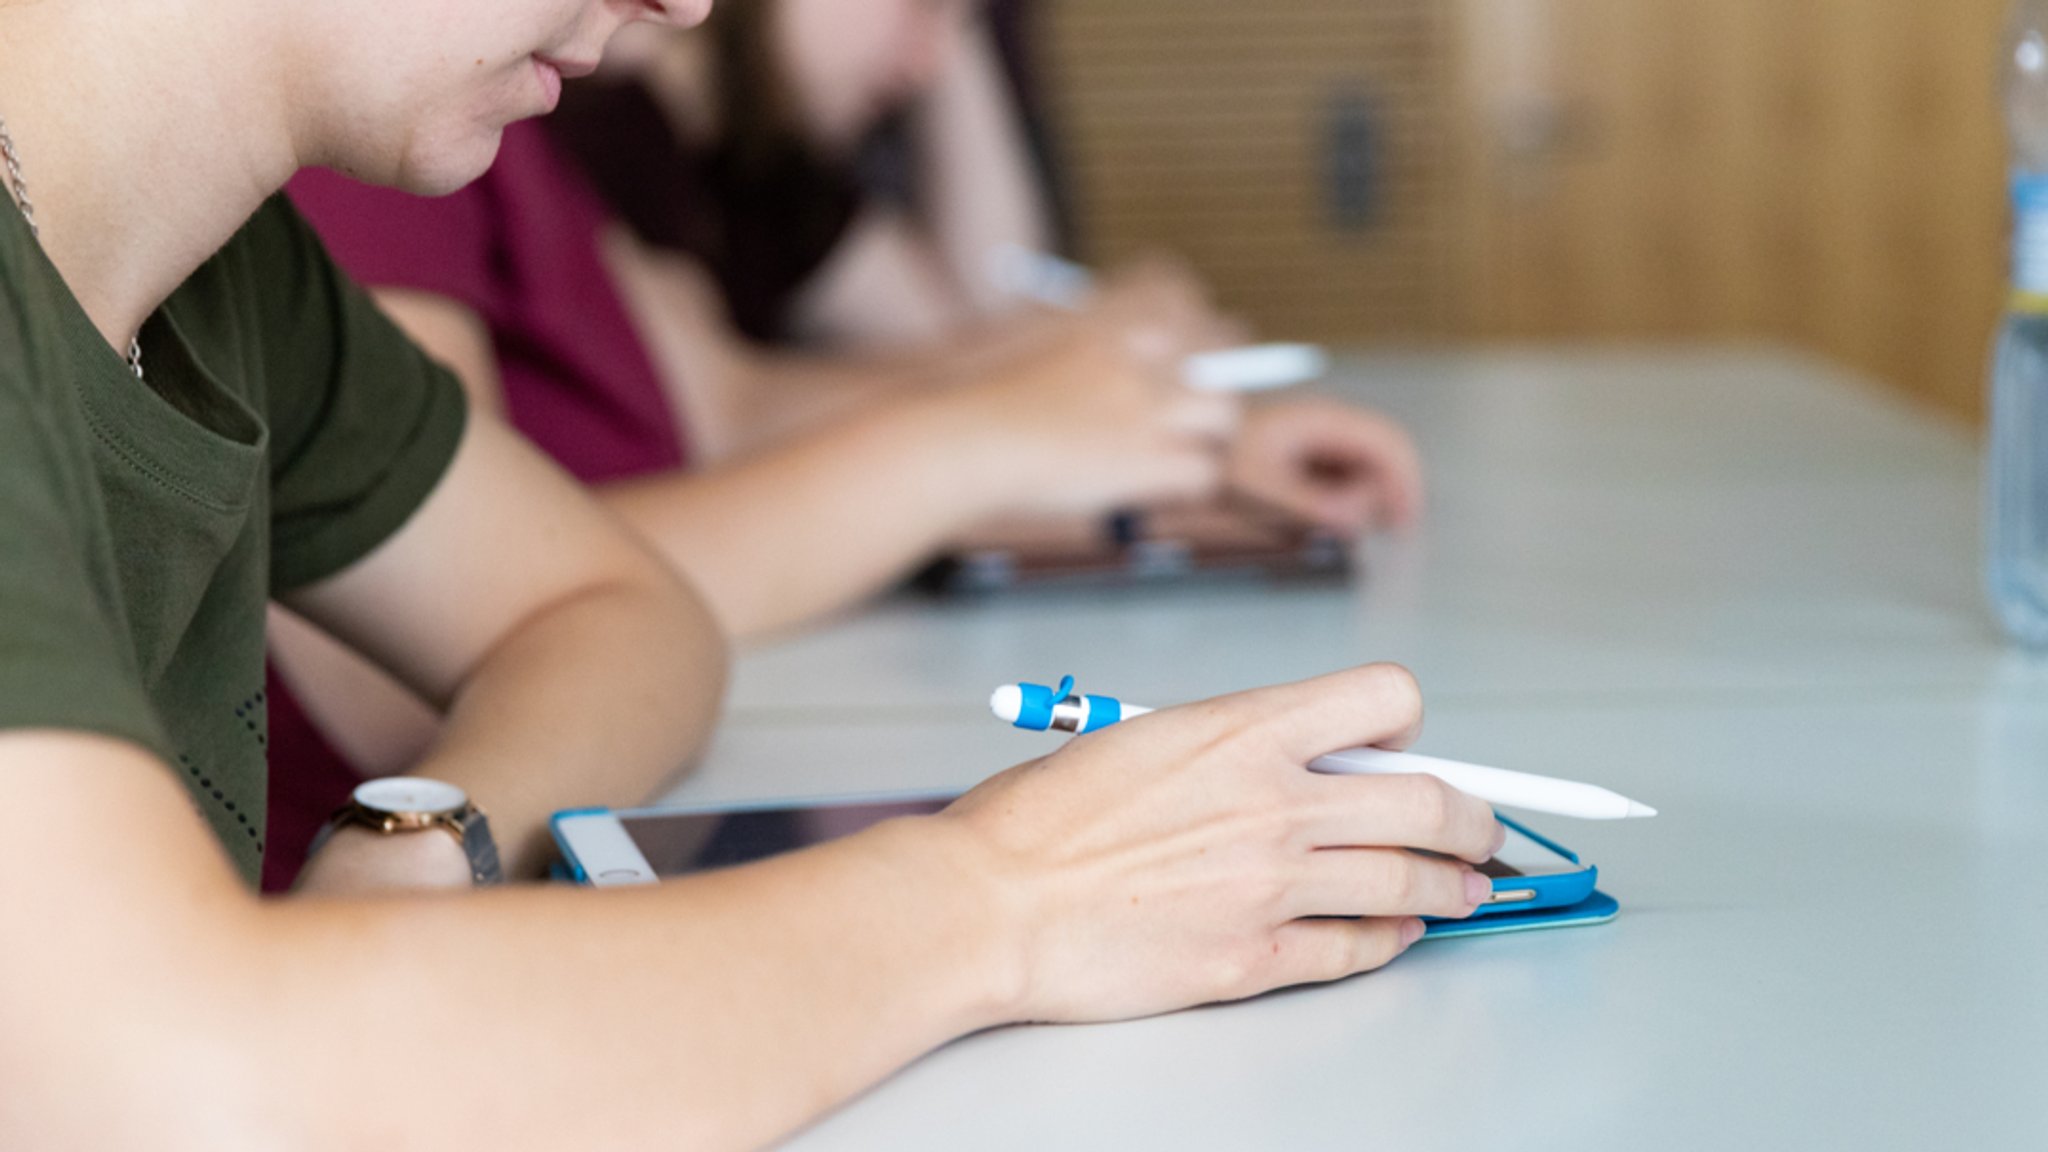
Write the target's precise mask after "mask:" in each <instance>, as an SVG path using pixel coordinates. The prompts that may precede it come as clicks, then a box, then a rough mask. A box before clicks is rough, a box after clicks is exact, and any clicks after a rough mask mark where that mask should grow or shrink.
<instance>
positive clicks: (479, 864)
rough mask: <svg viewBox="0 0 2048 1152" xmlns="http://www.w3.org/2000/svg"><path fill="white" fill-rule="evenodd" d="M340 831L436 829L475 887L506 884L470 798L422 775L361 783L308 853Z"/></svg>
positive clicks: (486, 823)
mask: <svg viewBox="0 0 2048 1152" xmlns="http://www.w3.org/2000/svg"><path fill="white" fill-rule="evenodd" d="M338 828H367V829H369V830H370V831H372V832H376V833H379V834H381V835H385V836H401V835H405V834H407V833H411V832H425V831H430V830H432V829H437V828H438V829H441V830H443V831H445V832H447V833H448V834H449V835H451V836H454V837H455V839H456V840H457V841H458V842H460V843H461V845H462V854H463V855H464V856H467V857H468V858H469V876H470V879H471V880H472V881H473V882H475V883H476V884H479V885H484V884H499V883H503V882H504V879H505V870H504V869H503V868H502V867H500V865H499V863H498V842H497V841H496V840H495V839H493V838H492V836H491V822H490V819H489V818H488V817H486V816H485V815H484V810H483V809H481V808H479V807H477V806H476V805H474V804H472V803H470V802H469V794H468V793H466V792H464V791H463V790H462V789H460V788H457V787H456V786H455V785H453V784H445V783H442V782H441V781H439V780H429V779H427V778H425V777H423V776H387V777H385V778H383V779H381V780H370V781H366V782H364V783H362V784H359V785H357V786H356V790H355V792H354V793H352V794H351V795H350V796H349V802H348V803H347V804H345V805H343V806H342V808H341V810H340V811H339V812H336V813H335V814H334V816H333V817H332V818H331V819H329V820H328V821H327V826H326V827H325V828H322V829H321V830H320V835H319V837H318V838H317V839H315V840H314V841H313V848H312V851H314V852H317V851H319V850H320V845H321V844H323V843H324V842H326V840H327V837H329V836H331V835H333V834H334V831H335V830H336V829H338Z"/></svg>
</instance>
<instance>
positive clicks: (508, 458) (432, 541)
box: [287, 417, 725, 870]
mask: <svg viewBox="0 0 2048 1152" xmlns="http://www.w3.org/2000/svg"><path fill="white" fill-rule="evenodd" d="M287 603H288V605H289V606H290V607H291V608H292V609H293V610H294V611H295V612H297V613H298V614H300V615H301V616H303V617H305V618H307V619H308V620H310V621H312V622H313V623H314V624H316V625H318V626H320V627H321V628H323V629H324V630H326V631H327V632H328V633H330V634H332V635H334V636H336V637H338V638H339V639H341V640H343V641H344V642H346V643H348V644H349V645H350V646H351V647H353V648H355V649H356V650H357V651H360V652H362V653H364V654H366V655H368V656H369V657H371V658H372V659H373V660H375V661H377V662H378V663H379V664H380V665H382V666H383V667H384V668H386V669H389V670H390V671H391V672H392V673H394V674H396V675H397V676H398V677H399V678H400V679H401V680H402V681H403V682H404V683H405V684H406V686H407V687H408V688H410V689H411V690H412V691H413V692H414V693H416V694H418V695H419V696H420V697H421V698H422V699H424V700H427V701H429V702H431V703H433V704H434V705H435V706H437V707H441V708H446V709H447V710H448V719H447V722H446V723H445V724H444V725H443V726H442V728H441V730H440V732H439V735H438V738H437V739H436V741H435V743H434V745H433V747H432V748H431V750H430V751H429V752H428V755H427V758H426V760H425V762H424V763H423V764H422V766H421V771H422V772H425V773H427V774H431V775H434V776H437V777H440V778H442V779H446V780H448V781H450V782H452V783H456V784H459V785H462V786H463V787H464V788H466V789H467V790H469V791H470V792H471V794H472V795H474V796H476V797H477V798H478V800H479V802H480V803H482V804H483V805H484V806H485V807H486V808H487V809H488V810H489V811H490V813H491V816H492V819H493V821H494V824H495V826H496V828H497V833H498V837H499V842H500V846H501V848H502V850H503V851H504V853H505V856H506V859H507V862H508V864H509V865H512V866H515V867H519V868H523V869H528V870H530V869H532V868H534V867H536V866H537V864H538V861H539V860H540V857H541V855H542V853H543V852H544V850H545V847H546V830H545V825H546V820H547V817H548V815H549V814H550V813H551V812H553V811H554V810H556V809H557V808H560V807H564V806H567V805H568V804H570V803H574V802H578V801H580V802H585V803H597V802H621V803H630V802H632V801H635V800H638V799H641V798H644V797H645V796H646V795H648V794H649V793H651V792H652V791H654V790H655V788H656V787H657V786H658V785H659V784H660V783H661V781H663V780H664V779H666V778H667V777H669V776H671V775H673V774H674V773H676V772H678V771H680V770H681V768H682V767H683V766H684V765H685V764H686V763H687V762H688V761H689V760H690V758H691V757H692V756H693V755H694V754H695V752H696V749H697V747H698V746H699V745H700V744H701V743H702V742H703V740H704V739H705V738H706V737H707V736H708V735H709V732H710V728H711V724H712V721H713V718H714V715H715V713H716V709H717V706H718V701H719V698H720V695H721V693H722V691H723V686H724V678H725V677H724V674H725V652H724V640H723V637H722V635H721V633H720V632H719V630H718V627H717V625H716V624H715V623H714V622H713V620H712V618H711V616H710V615H709V613H707V612H706V611H705V609H704V607H703V606H702V604H701V603H700V602H699V601H698V600H697V599H696V598H695V596H694V595H692V594H691V593H690V592H689V591H688V590H687V589H686V588H684V587H683V586H682V585H681V584H679V583H678V582H677V581H676V579H675V578H674V576H673V574H671V573H670V572H669V571H667V570H666V569H665V567H664V566H663V565H662V564H661V563H660V561H659V560H658V559H657V558H656V557H654V556H653V555H651V554H650V553H648V552H647V551H646V550H645V549H644V548H642V547H641V545H640V544H639V543H638V541H637V540H636V539H635V538H634V537H633V536H632V535H630V534H629V533H628V532H626V531H625V530H624V529H623V527H622V526H620V525H618V524H617V523H616V522H614V521H612V520H610V519H609V518H607V517H605V516H602V515H598V514H595V509H593V508H592V506H591V505H590V504H589V503H588V502H587V500H586V499H585V498H584V497H583V495H582V493H581V492H580V491H579V490H578V489H577V488H576V486H575V485H574V483H573V482H571V481H570V480H568V479H567V478H566V477H564V476H562V475H561V473H560V472H559V471H557V470H556V469H555V468H554V466H553V465H552V464H550V463H548V462H546V461H545V460H544V459H542V458H541V457H540V456H539V455H538V454H537V453H536V452H534V451H533V450H532V449H531V448H530V447H528V446H527V445H526V444H525V442H524V441H522V440H520V439H519V438H518V437H517V435H515V434H514V433H512V432H511V431H510V430H509V429H506V428H505V427H504V426H503V425H501V424H499V423H497V422H496V421H494V420H491V419H488V418H483V417H479V418H477V419H474V420H472V421H471V422H470V427H469V430H468V432H467V433H466V435H465V437H464V440H463V443H462V446H461V448H460V450H459V451H458V453H457V455H456V458H455V461H454V463H453V465H452V466H451V468H450V470H449V472H448V475H447V476H446V477H445V478H444V479H443V480H442V482H441V483H440V485H439V486H438V487H437V488H436V490H435V492H434V494H433V495H432V496H431V497H430V498H429V499H428V500H427V502H426V504H425V505H424V506H423V507H422V508H421V509H420V510H419V512H417V513H416V514H415V515H414V516H413V518H412V519H411V521H409V522H408V523H407V524H406V526H405V527H404V528H402V529H401V530H400V531H399V532H398V534H397V535H396V536H394V537H393V538H392V539H390V540H389V541H386V542H385V543H384V544H383V545H382V546H381V547H380V548H379V549H378V550H377V551H376V552H374V553H372V554H371V555H370V556H369V557H368V558H367V559H365V560H363V561H362V562H360V563H358V564H357V565H355V566H354V567H353V568H351V569H349V570H348V571H346V572H344V573H342V574H341V575H339V576H337V577H335V578H333V579H331V580H328V581H326V582H325V583H323V584H320V585H316V586H314V587H312V588H309V589H305V590H303V591H301V592H298V593H296V594H294V595H292V596H291V597H289V598H288V599H287ZM418 603H426V604H435V605H439V606H441V607H440V610H438V611H435V612H432V613H420V612H417V611H408V610H407V608H408V606H410V605H413V604H418ZM542 718H545V722H539V721H541V720H542Z"/></svg>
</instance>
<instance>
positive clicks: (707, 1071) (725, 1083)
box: [0, 734, 1021, 1152]
mask: <svg viewBox="0 0 2048 1152" xmlns="http://www.w3.org/2000/svg"><path fill="white" fill-rule="evenodd" d="M0 768H4V769H5V775H6V777H7V778H8V779H9V781H10V782H11V785H12V787H13V789H14V801H15V802H14V803H11V804H10V805H8V806H7V807H6V808H5V809H4V810H0V837H4V838H5V840H6V842H7V843H8V844H9V845H10V848H11V849H12V850H14V851H16V852H17V853H18V854H19V857H20V858H21V859H23V860H27V861H34V862H35V866H34V867H22V868H13V869H8V870H6V871H5V872H4V873H0V907H5V908H6V909H8V916H7V917H6V918H5V919H4V921H0V1082H4V1083H6V1084H7V1086H8V1091H7V1092H6V1093H5V1094H4V1095H0V1147H8V1148H29V1147H142V1146H147V1147H151V1148H155V1149H165V1150H177V1149H184V1148H192V1149H205V1150H207V1152H217V1150H221V1149H239V1148H249V1149H271V1148H287V1147H288V1148H324V1147H332V1148H361V1147H367V1146H371V1145H375V1146H378V1147H387V1148H423V1149H448V1148H677V1147H685V1148H740V1147H752V1146H757V1145H759V1144H762V1143H764V1142H766V1141H769V1140H771V1139H774V1138H775V1137H777V1136H779V1135H782V1134H784V1133H786V1132H788V1131H790V1130H792V1129H794V1128H795V1127H797V1126H799V1125H801V1124H803V1123H805V1122H807V1121H808V1120H810V1119H812V1118H814V1117H816V1116H817V1115H818V1114H820V1113H821V1112H823V1111H824V1110H826V1109H829V1108H830V1107H832V1106H833V1105H835V1104H836V1103H838V1102H840V1101H842V1100H844V1099H846V1098H847V1097H848V1096H850V1095H852V1094H853V1093H855V1092H858V1091H860V1090H861V1089H862V1088H864V1087H866V1086H867V1085H869V1084H871V1083H873V1082H874V1081H876V1080H877V1079H879V1078H881V1077H882V1076H885V1075H887V1074H888V1073H889V1072H890V1071H891V1070H893V1069H895V1068H896V1067H898V1066H900V1065H902V1064H903V1063H905V1062H907V1061H909V1060H911V1059H913V1058H915V1057H916V1056H917V1055H919V1054H920V1053H922V1052H924V1051H926V1050H928V1049H930V1048H931V1047H933V1046H935V1045H938V1044H940V1043H943V1042H945V1041H946V1040H947V1039H949V1038H950V1037H952V1036H954V1035H958V1034H960V1033H962V1032H965V1031H969V1030H972V1029H974V1028H977V1027H981V1026H985V1025H988V1024H992V1023H996V1022H999V1021H1000V1020H1002V1019H1004V1018H1005V1017H1006V1015H1007V1013H1008V1006H1009V1004H1010V999H1009V998H1010V997H1011V996H1013V995H1014V994H1015V992H1016V989H1015V988H1014V987H1011V986H1006V985H1005V983H1004V981H1006V980H1008V981H1012V982H1014V981H1015V973H1016V971H1017V969H1018V967H1019V965H1018V964H1017V963H1012V962H1011V960H1012V957H1011V955H1010V953H1009V952H1008V951H1007V950H1006V948H1005V947H1002V946H999V945H1000V943H1001V942H1002V940H1003V935H1002V930H1001V926H1000V925H998V924H996V923H995V916H996V915H997V913H996V911H995V908H996V905H997V904H998V902H996V901H991V900H989V899H987V896H986V893H985V892H983V891H981V890H980V888H979V887H978V886H977V885H978V884H979V883H980V877H979V875H978V873H976V871H975V868H974V866H973V861H974V860H975V859H976V858H975V857H974V856H973V854H972V853H971V852H969V851H966V850H964V849H962V848H961V846H960V845H959V844H958V842H956V841H954V840H952V839H949V837H950V836H951V835H952V834H953V833H952V830H950V829H945V828H942V827H941V826H940V824H939V823H938V822H936V821H924V820H918V821H906V822H898V823H896V824H892V825H885V826H883V827H880V828H878V829H875V830H873V831H871V832H869V833H864V834H862V835H860V836H856V837H853V838H850V839H848V840H846V841H842V842H840V843H838V844H836V845H832V846H828V847H826V848H824V849H820V850H814V851H811V852H805V853H799V854H796V855H793V856H789V857H786V858H782V859H779V860H776V861H771V862H768V863H766V864H762V865H756V866H751V867H747V868H740V869H733V870H728V871H725V872H722V873H717V874H712V875H707V876H703V877H699V878H693V879H689V880H684V881H678V882H673V883H670V884H667V885H663V886H661V887H659V888H649V889H638V890H633V891H627V892H594V891H590V890H579V889H540V888H525V889H507V890H500V891H495V892H487V893H478V894H470V895H463V896H455V897H446V896H442V897H406V898H391V899H382V900H375V901H338V900H337V901H326V900H299V901H269V902H259V901H258V900H256V899H255V898H254V897H253V896H251V895H249V894H248V893H247V892H246V890H244V889H242V888H241V886H240V885H239V884H238V883H237V882H236V881H235V879H234V878H233V876H232V875H231V874H230V872H229V870H228V868H227V866H226V864H225V861H224V858H223V857H222V855H221V853H220V852H219V850H218V848H217V847H216V846H215V845H214V844H213V843H212V841H211V839H210V837H209V836H208V834H207V833H206V832H205V830H204V829H203V827H202V826H201V825H200V823H199V822H198V821H197V820H195V819H193V818H192V815H191V807H190V804H189V802H188V801H187V799H186V797H185V796H184V794H183V791H182V789H181V787H180V786H179V785H178V783H177V782H176V779H175V774H174V773H172V772H171V771H170V770H169V769H167V768H166V767H164V766H163V765H162V764H160V763H158V762H156V761H155V760H154V759H153V758H152V757H150V756H148V755H146V754H144V753H142V752H140V751H139V750H137V749H135V748H133V747H132V746H130V745H126V744H121V743H116V742H113V741H108V740H104V739H99V738H92V737H81V736H76V735H70V734H50V735H43V734H36V735H29V736H0ZM1020 955H1021V953H1020Z"/></svg>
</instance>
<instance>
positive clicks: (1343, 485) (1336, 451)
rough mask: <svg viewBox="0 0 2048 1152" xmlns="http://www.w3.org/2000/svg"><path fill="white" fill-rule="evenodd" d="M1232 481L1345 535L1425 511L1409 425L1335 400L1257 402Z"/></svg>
mask: <svg viewBox="0 0 2048 1152" xmlns="http://www.w3.org/2000/svg"><path fill="white" fill-rule="evenodd" d="M1229 482H1230V485H1231V487H1232V488H1234V489H1236V490H1237V491H1238V492H1240V493H1242V494H1244V495H1247V496H1250V497H1252V498H1254V499H1256V500H1258V501H1260V502H1262V503H1265V504H1269V505H1272V506H1273V507H1276V508H1278V509H1280V510H1281V511H1284V512H1287V513H1290V514H1292V515H1295V516H1298V517H1301V518H1302V519H1304V520H1307V521H1309V522H1310V523H1313V524H1315V525H1317V526H1318V527H1321V528H1324V529H1327V530H1329V531H1331V532H1335V533H1338V534H1340V535H1344V536H1357V535H1362V534H1364V533H1367V532H1371V531H1374V530H1378V529H1405V528H1409V527H1412V526H1413V525H1414V524H1415V523H1416V521H1417V520H1419V519H1420V518H1421V515H1422V464H1421V460H1420V459H1419V458H1418V456H1417V455H1416V451H1415V444H1414V441H1412V440H1410V439H1409V437H1408V433H1407V431H1406V430H1404V429H1403V428H1402V427H1401V426H1400V425H1399V424H1396V423H1394V422H1393V421H1391V420H1389V419H1387V418H1386V417H1384V416H1380V415H1377V414H1375V413H1372V412H1368V411H1366V410H1365V409H1362V408H1356V407H1353V406H1351V405H1349V404H1344V403H1341V402H1339V401H1335V400H1325V399H1306V400H1288V401H1282V402H1279V403H1275V404H1268V405H1262V406H1260V407H1257V408H1254V409H1252V410H1251V411H1250V413H1248V414H1247V416H1246V418H1245V422H1244V427H1243V429H1242V431H1241V432H1240V433H1239V434H1238V437H1237V440H1236V442H1235V443H1234V444H1233V445H1232V446H1231V452H1230V462H1229Z"/></svg>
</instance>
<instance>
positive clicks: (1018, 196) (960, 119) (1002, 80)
mask: <svg viewBox="0 0 2048 1152" xmlns="http://www.w3.org/2000/svg"><path fill="white" fill-rule="evenodd" d="M919 127H920V129H921V139H920V149H919V151H920V156H919V158H920V160H921V161H922V162H923V164H924V170H923V172H922V174H921V175H922V177H923V180H924V187H925V192H926V196H927V202H928V203H929V204H930V205H931V218H930V220H929V222H928V223H927V225H926V230H927V233H928V234H929V236H930V237H931V241H932V244H933V245H934V247H935V248H936V250H937V252H938V255H939V259H940V260H941V262H942V263H943V264H944V265H945V267H946V269H947V270H948V273H949V274H950V276H951V277H952V280H953V282H954V283H955V284H957V285H958V286H959V290H960V292H961V293H962V296H963V298H964V299H965V300H966V301H967V302H968V303H969V304H970V305H971V306H972V308H973V311H974V312H975V314H976V315H978V316H982V317H993V316H998V315H1002V314H1003V313H1005V312H1008V311H1010V310H1012V309H1014V308H1015V307H1016V301H1015V300H1013V299H1010V298H1009V297H1008V296H1006V295H1005V294H1003V293H1002V292H999V291H997V290H996V287H995V284H994V282H993V280H992V279H991V277H990V275H989V263H990V254H991V253H993V252H995V251H996V250H998V249H1000V248H1002V247H1003V246H1005V245H1015V246H1018V247H1023V248H1029V249H1032V250H1034V251H1049V250H1050V249H1051V248H1052V246H1053V243H1054V236H1053V223H1052V214H1051V210H1050V208H1049V207H1048V205H1047V204H1046V202H1045V194H1044V190H1043V188H1042V187H1041V186H1040V183H1039V177H1038V173H1037V170H1036V165H1035V162H1034V161H1033V159H1032V155H1031V145H1030V141H1029V140H1028V138H1027V137H1026V135H1025V131H1024V121H1023V117H1022V114H1021V113H1020V111H1019V109H1018V107H1017V102H1016V99H1015V97H1014V94H1013V92H1012V90H1011V86H1010V82H1009V79H1008V77H1006V76H1005V75H1004V74H1003V64H1002V60H1001V58H1000V56H999V54H998V52H997V49H996V45H995V40H994V38H993V36H992V35H991V33H990V29H989V27H988V22H987V20H986V19H979V20H977V21H976V22H975V23H974V25H973V27H971V28H970V29H969V31H968V33H967V35H966V36H965V37H964V38H963V40H962V43H961V50H960V51H959V52H957V53H955V54H954V55H953V56H952V58H951V59H950V61H949V64H948V67H947V68H946V69H945V71H944V72H943V73H942V74H941V75H940V77H939V83H938V86H937V87H936V88H935V89H934V90H933V91H932V93H931V95H930V97H929V98H928V99H927V100H926V101H925V103H924V107H923V109H922V111H921V118H920V123H919Z"/></svg>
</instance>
